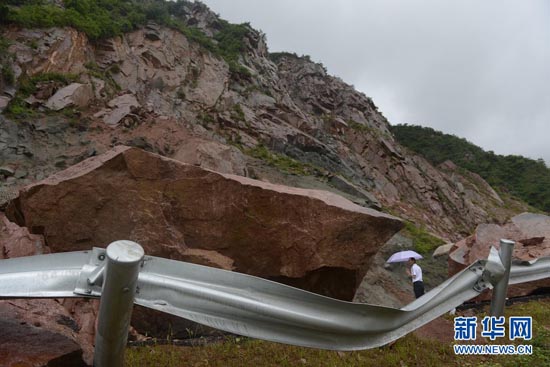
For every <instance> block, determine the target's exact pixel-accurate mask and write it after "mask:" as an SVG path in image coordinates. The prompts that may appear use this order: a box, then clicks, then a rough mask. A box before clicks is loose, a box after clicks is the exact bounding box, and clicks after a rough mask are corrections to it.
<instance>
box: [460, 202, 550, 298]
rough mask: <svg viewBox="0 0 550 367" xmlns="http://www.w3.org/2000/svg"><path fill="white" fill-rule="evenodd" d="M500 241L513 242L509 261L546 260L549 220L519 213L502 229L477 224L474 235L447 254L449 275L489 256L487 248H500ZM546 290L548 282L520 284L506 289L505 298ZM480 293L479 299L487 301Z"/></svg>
mask: <svg viewBox="0 0 550 367" xmlns="http://www.w3.org/2000/svg"><path fill="white" fill-rule="evenodd" d="M500 239H509V240H512V241H515V245H514V252H513V253H512V259H513V260H522V261H530V260H533V259H536V258H539V257H544V256H550V217H549V216H546V215H542V214H533V213H523V214H520V215H516V216H515V217H513V218H512V219H511V220H510V221H509V222H508V223H506V224H504V225H498V224H480V225H479V226H478V227H477V228H476V231H475V233H474V234H473V235H472V236H470V237H467V238H465V239H463V240H461V241H459V242H457V243H456V244H455V245H454V246H453V248H452V250H451V252H450V254H449V275H453V274H455V273H457V272H459V271H460V270H462V269H464V268H465V267H466V266H468V265H470V264H471V263H473V262H475V261H476V260H478V259H486V258H487V256H489V250H490V248H491V246H494V247H496V248H497V249H499V248H500ZM546 287H550V280H549V279H542V280H538V281H535V282H529V283H521V284H516V285H511V286H509V287H508V296H509V297H519V296H526V295H529V294H531V293H533V292H536V291H537V289H538V288H546ZM489 298H490V293H484V294H483V295H482V296H481V299H489Z"/></svg>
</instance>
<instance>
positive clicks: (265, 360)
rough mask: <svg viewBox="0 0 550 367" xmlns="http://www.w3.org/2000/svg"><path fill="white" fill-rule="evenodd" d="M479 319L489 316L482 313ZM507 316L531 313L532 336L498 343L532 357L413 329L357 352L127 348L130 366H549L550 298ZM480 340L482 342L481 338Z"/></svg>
mask: <svg viewBox="0 0 550 367" xmlns="http://www.w3.org/2000/svg"><path fill="white" fill-rule="evenodd" d="M477 316H478V320H480V318H483V316H485V313H484V312H481V313H480V314H478V315H477ZM506 316H507V317H508V316H532V317H533V324H534V328H533V334H534V337H533V340H531V341H523V340H520V341H519V342H518V341H517V340H516V341H513V342H510V341H509V340H508V339H507V338H504V339H497V340H495V342H494V343H495V344H510V343H516V342H517V343H516V344H532V345H533V355H531V356H455V354H454V352H453V347H452V344H449V343H444V342H441V341H439V340H424V339H419V338H418V337H417V336H416V335H414V334H408V335H406V336H405V337H403V338H401V339H399V340H397V341H396V342H395V343H394V344H393V345H391V346H384V347H382V348H374V349H369V350H363V351H355V352H334V351H326V350H319V349H311V348H302V347H295V346H290V345H284V344H278V343H272V342H267V341H261V340H254V339H248V338H230V337H228V338H227V340H226V341H225V342H223V343H218V344H210V345H206V346H200V347H178V346H146V347H130V348H128V349H127V351H126V361H125V364H126V366H138V367H139V366H143V367H145V366H151V367H152V366H167V367H177V366H220V367H222V366H223V367H243V366H273V367H275V366H277V367H279V366H302V365H303V366H335V367H338V366H342V367H344V366H345V367H347V366H352V367H353V366H357V367H359V366H384V367H386V366H388V367H393V366H395V367H403V366H423V367H430V366H434V367H439V366H498V367H512V366H526V367H538V366H548V365H550V349H549V348H550V332H549V329H550V301H548V300H546V301H532V302H529V303H525V304H516V305H513V306H511V307H509V308H508V309H507V310H506ZM451 332H452V330H451ZM478 342H479V343H480V342H481V341H479V339H478Z"/></svg>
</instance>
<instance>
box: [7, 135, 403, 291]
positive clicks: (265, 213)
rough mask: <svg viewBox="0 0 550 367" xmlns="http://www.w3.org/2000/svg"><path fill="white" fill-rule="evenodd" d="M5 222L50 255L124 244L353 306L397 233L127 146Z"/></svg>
mask: <svg viewBox="0 0 550 367" xmlns="http://www.w3.org/2000/svg"><path fill="white" fill-rule="evenodd" d="M7 213H8V216H9V217H10V218H11V219H12V220H14V221H16V222H17V223H18V224H19V225H21V226H26V227H27V228H29V229H30V231H31V232H33V233H40V234H43V235H44V237H45V239H46V242H47V243H48V246H49V248H50V249H51V250H52V252H60V251H73V250H87V249H90V248H91V247H93V246H98V247H105V246H107V245H108V244H109V243H110V242H112V241H115V240H120V239H128V240H133V241H136V242H138V243H140V244H141V245H142V246H143V247H144V248H145V251H146V253H147V254H149V255H154V256H161V257H165V258H172V259H177V260H183V261H191V262H195V263H199V264H204V265H209V266H214V267H219V268H223V269H228V270H235V271H238V272H242V273H247V274H253V275H256V276H261V277H264V278H269V279H275V280H278V281H281V282H286V283H289V284H293V285H296V286H298V287H302V288H304V289H307V290H311V291H315V292H318V293H321V294H325V295H328V296H332V297H336V298H340V299H345V300H351V299H352V298H353V295H354V292H355V290H356V287H357V285H358V284H359V282H360V281H361V279H362V277H363V275H364V274H365V272H366V269H367V266H368V263H369V261H370V259H371V257H372V256H373V255H374V254H375V253H376V252H377V251H378V248H379V247H380V246H381V245H382V244H383V243H385V242H386V241H387V240H388V239H389V238H390V237H391V236H392V235H393V234H394V233H395V232H397V231H398V230H399V229H400V228H401V226H402V224H401V221H400V220H399V219H397V218H395V217H392V216H390V215H387V214H384V213H380V212H377V211H375V210H372V209H368V208H364V207H361V206H358V205H355V204H353V203H352V202H350V201H348V200H347V199H344V198H342V197H340V196H338V195H335V194H332V193H329V192H324V191H318V190H305V189H297V188H291V187H286V186H280V185H274V184H270V183H267V182H261V181H257V180H252V179H249V178H245V177H240V176H234V175H229V174H221V173H216V172H213V171H209V170H206V169H202V168H200V167H196V166H193V165H188V164H185V163H182V162H178V161H176V160H172V159H168V158H165V157H161V156H159V155H155V154H152V153H147V152H145V151H142V150H139V149H136V148H128V147H124V146H119V147H116V148H115V149H113V150H111V151H109V152H107V153H105V154H103V155H101V156H97V157H92V158H90V159H87V160H86V161H83V162H81V163H80V164H78V165H76V166H73V167H71V168H69V169H67V170H65V171H62V172H60V173H58V174H56V175H54V176H51V177H50V178H48V179H46V180H44V181H42V182H39V183H37V184H34V185H32V186H29V187H27V188H25V189H24V190H22V191H21V192H20V195H19V197H18V198H16V199H15V200H14V201H12V202H11V203H10V205H9V206H8V209H7Z"/></svg>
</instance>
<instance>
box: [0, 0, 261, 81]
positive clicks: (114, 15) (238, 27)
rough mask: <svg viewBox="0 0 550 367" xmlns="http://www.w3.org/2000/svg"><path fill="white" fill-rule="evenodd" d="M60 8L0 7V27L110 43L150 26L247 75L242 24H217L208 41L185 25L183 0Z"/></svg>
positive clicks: (117, 0) (109, 1)
mask: <svg viewBox="0 0 550 367" xmlns="http://www.w3.org/2000/svg"><path fill="white" fill-rule="evenodd" d="M64 3H65V8H64V9H63V8H60V7H58V6H55V5H52V4H50V3H49V2H48V1H46V0H20V1H15V0H11V1H8V3H7V4H6V5H2V6H0V21H1V23H12V24H18V25H20V26H23V27H26V28H45V27H54V26H55V27H63V26H69V27H73V28H76V29H78V30H80V31H82V32H84V33H86V35H88V37H89V38H90V39H91V40H99V39H104V38H109V37H114V36H117V35H120V34H122V33H124V32H129V31H131V30H133V29H136V28H138V27H139V26H142V25H144V24H146V23H147V22H155V23H157V24H162V25H165V26H168V27H171V28H175V29H178V30H179V31H180V32H182V33H183V34H184V35H185V36H186V37H187V38H188V39H189V40H191V41H193V42H196V43H198V44H199V45H201V46H202V47H203V48H205V49H207V50H208V51H210V52H211V53H213V54H214V55H216V56H218V57H221V58H223V59H224V60H225V61H226V62H227V64H228V65H229V69H230V71H231V72H232V73H233V75H235V76H244V77H247V76H249V75H250V73H249V71H248V69H247V68H245V67H244V66H242V65H240V64H239V56H240V55H241V54H242V52H243V51H244V50H245V43H244V42H243V38H244V37H245V36H246V34H247V33H248V32H249V31H250V25H249V24H247V23H245V24H231V23H229V22H227V21H225V20H220V21H219V24H218V32H217V33H216V34H215V35H214V39H212V38H209V37H208V36H206V35H205V34H204V33H203V32H202V31H201V30H200V29H198V28H196V27H190V26H188V25H187V24H185V22H184V21H183V16H185V14H186V12H187V10H186V7H187V6H192V4H193V3H191V2H190V1H186V0H177V1H166V0H141V1H137V0H65V2H64ZM8 5H10V6H8Z"/></svg>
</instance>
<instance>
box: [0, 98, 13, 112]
mask: <svg viewBox="0 0 550 367" xmlns="http://www.w3.org/2000/svg"><path fill="white" fill-rule="evenodd" d="M10 101H11V97H7V96H0V112H2V111H3V110H4V109H5V108H6V107H7V106H8V104H9V103H10Z"/></svg>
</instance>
